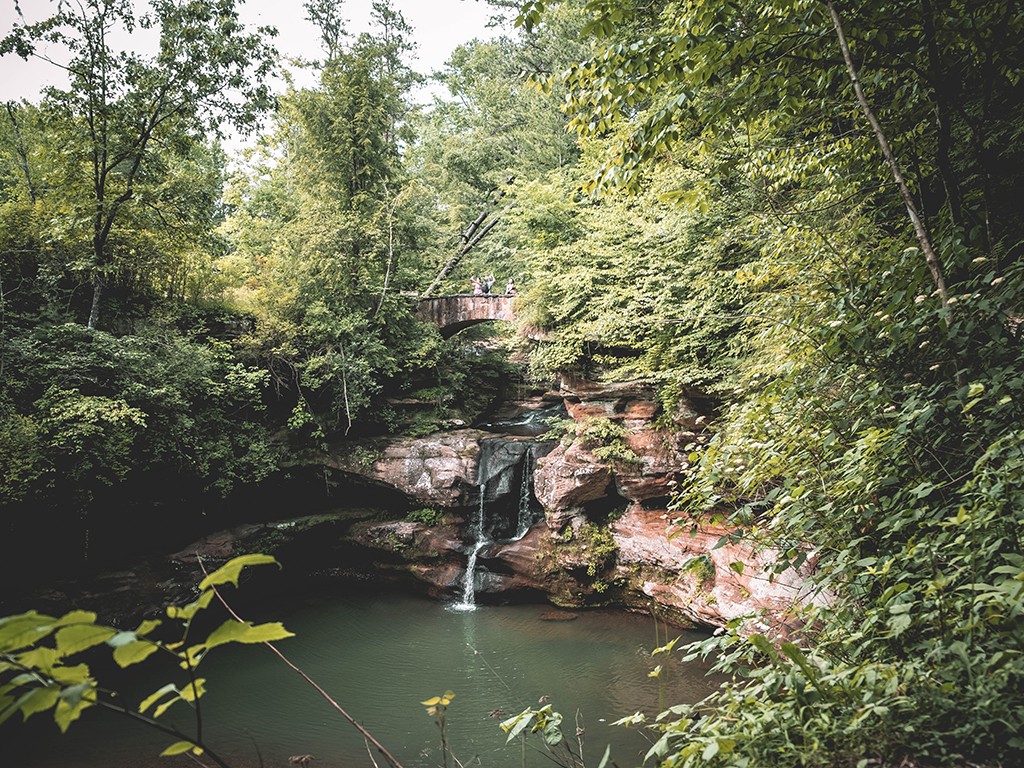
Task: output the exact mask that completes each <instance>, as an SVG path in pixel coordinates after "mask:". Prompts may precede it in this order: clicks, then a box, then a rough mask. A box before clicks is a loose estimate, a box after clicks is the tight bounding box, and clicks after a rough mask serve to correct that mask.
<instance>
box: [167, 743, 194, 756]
mask: <svg viewBox="0 0 1024 768" xmlns="http://www.w3.org/2000/svg"><path fill="white" fill-rule="evenodd" d="M194 747H195V744H193V743H192V742H191V741H176V742H174V743H173V744H171V746H169V747H168V748H167V749H165V750H164V751H163V752H161V753H160V757H170V756H171V755H181V754H184V753H185V752H188V751H189V750H191V749H193V748H194Z"/></svg>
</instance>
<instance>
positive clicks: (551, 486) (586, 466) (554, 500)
mask: <svg viewBox="0 0 1024 768" xmlns="http://www.w3.org/2000/svg"><path fill="white" fill-rule="evenodd" d="M611 486H612V470H611V468H610V467H609V466H608V465H606V464H604V463H602V462H601V461H600V460H599V459H598V458H597V457H596V456H594V454H592V453H591V452H590V451H589V450H587V449H586V448H584V447H583V446H582V445H579V444H578V443H573V444H571V445H569V446H564V445H559V446H557V447H556V448H555V449H554V450H553V451H551V453H549V454H548V455H547V456H544V457H543V458H540V459H538V460H537V468H536V470H535V471H534V474H533V492H534V495H535V496H536V497H537V500H538V501H539V502H540V503H541V504H542V505H544V508H545V509H548V510H565V509H569V508H571V507H578V506H581V505H583V504H586V503H587V502H590V501H597V500H599V499H603V498H605V497H607V496H608V494H609V489H610V488H611Z"/></svg>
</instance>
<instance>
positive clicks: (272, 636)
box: [203, 619, 294, 649]
mask: <svg viewBox="0 0 1024 768" xmlns="http://www.w3.org/2000/svg"><path fill="white" fill-rule="evenodd" d="M286 637H294V635H293V634H292V633H291V632H289V631H288V630H287V629H285V628H284V627H283V626H282V625H281V622H279V621H274V622H270V623H267V624H258V625H256V626H253V625H251V624H249V623H248V622H244V623H243V622H241V621H235V620H234V619H229V620H227V621H225V622H224V623H223V624H221V625H220V626H219V627H217V629H215V630H214V631H213V632H212V633H211V634H210V636H209V637H208V638H206V640H205V642H204V643H203V645H205V646H206V648H207V649H210V648H216V647H217V646H218V645H224V644H225V643H270V642H273V641H274V640H284V639H285V638H286Z"/></svg>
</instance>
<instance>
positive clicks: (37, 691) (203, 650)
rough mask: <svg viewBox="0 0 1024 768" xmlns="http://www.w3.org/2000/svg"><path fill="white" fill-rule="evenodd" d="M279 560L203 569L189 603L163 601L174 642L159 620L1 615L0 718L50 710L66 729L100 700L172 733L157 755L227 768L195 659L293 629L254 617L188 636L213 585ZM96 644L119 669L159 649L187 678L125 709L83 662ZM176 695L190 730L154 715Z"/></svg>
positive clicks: (249, 559)
mask: <svg viewBox="0 0 1024 768" xmlns="http://www.w3.org/2000/svg"><path fill="white" fill-rule="evenodd" d="M276 563H277V561H276V560H274V558H272V557H270V556H269V555H246V556H244V557H238V558H235V559H233V560H231V561H229V562H228V563H226V564H225V565H224V566H223V567H221V568H219V569H218V570H216V571H214V572H213V573H211V574H208V575H207V576H206V578H204V579H203V580H202V581H201V582H200V584H199V596H198V597H197V598H196V599H195V600H194V601H193V602H191V603H189V604H188V605H184V606H170V607H168V608H167V617H168V619H169V620H170V621H171V622H175V623H176V624H177V626H178V628H179V630H180V639H178V640H177V641H174V642H165V641H163V640H160V639H157V637H155V636H154V633H155V632H156V630H157V628H158V627H160V626H161V625H162V624H163V622H161V621H158V620H149V621H144V622H142V624H140V625H139V626H138V627H137V628H136V629H135V630H133V631H121V630H118V629H115V628H113V627H106V626H103V625H101V624H97V623H96V618H97V617H96V614H95V613H92V612H90V611H81V610H75V611H71V612H69V613H67V614H65V615H63V616H60V617H53V616H46V615H43V614H40V613H37V612H36V611H29V612H27V613H22V614H19V615H16V616H8V617H5V618H0V723H3V722H4V721H6V720H7V719H9V718H10V717H12V716H13V715H15V714H19V713H20V714H21V716H22V718H23V719H25V720H27V719H28V718H29V717H31V716H32V715H36V714H40V713H44V712H51V713H52V715H53V718H54V721H55V722H56V723H57V726H58V727H59V728H60V729H61V731H62V732H63V731H67V729H68V727H69V726H70V725H71V723H73V722H74V721H75V720H77V719H78V718H79V717H80V716H81V714H82V712H84V711H85V710H86V709H88V708H89V707H93V706H97V707H102V708H104V709H108V710H111V711H113V712H117V713H118V714H121V715H124V716H126V717H128V718H130V719H132V720H135V721H136V722H139V723H142V724H144V725H147V726H149V727H150V728H153V729H155V730H157V731H159V732H161V733H164V734H166V735H168V736H171V737H173V738H175V739H176V741H175V742H174V743H172V744H171V745H170V746H168V747H167V748H166V749H165V750H164V751H163V752H162V753H161V754H162V755H176V754H182V753H185V752H189V753H191V754H193V755H201V754H205V755H206V756H208V757H209V758H210V759H211V760H213V761H214V762H215V763H216V764H217V765H219V766H221V768H227V764H226V763H225V762H224V760H223V759H222V758H221V757H220V756H219V755H218V754H217V753H216V752H214V751H213V750H211V749H210V748H209V746H208V745H207V743H206V741H205V737H204V734H203V717H202V709H201V706H200V698H201V697H202V696H203V694H204V693H205V692H206V679H205V678H203V677H200V676H199V675H198V669H199V666H200V664H201V663H202V662H203V661H204V660H205V658H206V655H207V654H208V653H209V652H210V651H211V650H213V649H214V648H217V647H219V646H223V645H230V644H232V643H244V644H252V643H269V642H270V641H272V640H282V639H284V638H286V637H291V636H292V633H291V632H289V631H288V630H286V629H285V628H284V627H283V626H282V625H281V624H280V623H278V622H270V623H266V624H251V623H249V622H244V621H240V620H238V619H236V618H230V619H228V620H226V621H224V622H223V623H221V624H220V625H219V626H217V627H216V628H215V629H214V630H213V631H212V632H210V633H209V634H208V635H207V636H206V637H205V638H203V639H201V640H198V641H197V640H195V639H194V638H192V637H191V634H192V629H193V622H194V620H195V619H196V617H197V616H199V615H200V614H201V613H202V612H203V611H204V610H206V608H208V607H209V605H210V603H211V602H212V601H213V599H214V597H219V593H218V592H217V587H218V586H221V585H223V584H227V583H231V584H234V585H235V586H238V578H239V576H240V574H241V572H242V570H243V569H244V568H246V567H249V566H253V565H265V564H276ZM101 645H106V646H107V647H108V648H110V649H111V652H112V656H113V659H114V661H115V662H116V663H117V664H118V666H120V667H122V668H124V667H130V666H132V665H133V664H138V663H140V662H142V661H145V660H146V659H147V658H149V657H151V656H153V655H155V654H158V653H159V654H164V655H165V656H166V655H170V656H173V657H175V658H176V659H177V660H178V665H179V666H180V667H181V669H182V670H184V672H185V677H186V679H185V681H184V682H182V683H175V682H170V683H167V684H166V685H164V686H162V687H161V688H159V689H157V690H156V691H154V692H153V693H152V694H150V695H149V696H147V697H146V698H144V699H143V700H142V701H141V702H140V703H139V704H138V706H137V707H136V708H135V709H130V708H129V707H128V706H126V705H124V704H122V703H121V699H120V697H117V696H116V695H115V692H114V691H112V690H109V689H107V688H105V687H103V685H102V684H101V683H100V681H99V680H97V679H96V677H94V676H93V674H92V671H91V669H90V667H89V665H88V664H87V663H85V662H84V661H82V656H83V654H85V652H87V651H89V650H91V649H95V648H97V647H99V646H101ZM178 702H184V703H185V704H187V705H188V706H189V707H190V708H191V709H192V711H193V714H194V728H193V730H192V732H191V733H185V732H183V731H181V730H179V729H178V728H177V727H175V726H172V725H167V724H165V723H163V722H161V721H160V720H159V718H160V717H161V716H162V715H163V714H164V713H165V712H166V711H167V710H168V709H170V708H171V707H172V706H174V705H175V704H177V703H178Z"/></svg>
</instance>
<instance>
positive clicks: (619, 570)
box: [327, 378, 813, 633]
mask: <svg viewBox="0 0 1024 768" xmlns="http://www.w3.org/2000/svg"><path fill="white" fill-rule="evenodd" d="M559 394H561V396H562V400H563V404H564V408H565V410H564V413H567V414H568V415H569V416H570V417H571V418H572V419H574V420H575V421H576V422H577V423H578V425H579V426H580V427H581V428H580V429H577V430H576V432H577V434H579V435H584V436H585V435H586V434H587V431H586V429H585V427H586V424H587V423H588V420H592V419H598V420H600V419H605V420H608V421H609V422H611V423H612V424H613V425H616V427H615V428H614V429H613V430H611V431H608V430H606V432H605V434H613V435H615V437H614V439H615V440H618V441H620V445H619V446H618V448H619V449H628V450H624V451H623V450H620V451H619V452H618V453H617V454H615V458H613V460H610V461H603V460H602V459H601V458H599V457H598V456H597V455H595V451H597V450H598V449H599V448H600V447H601V444H600V442H599V441H589V442H588V438H586V437H578V438H576V439H573V440H569V441H567V442H564V443H562V442H559V443H555V442H550V443H546V444H545V443H539V442H537V441H535V440H532V439H526V438H516V437H510V436H504V437H496V436H495V435H494V434H492V433H487V432H482V431H478V430H468V429H467V430H458V431H454V432H446V433H441V434H437V435H432V436H429V437H426V438H416V439H413V438H399V439H394V440H389V441H379V442H376V443H373V444H364V445H361V446H360V447H358V448H356V449H355V450H349V451H348V452H347V453H346V454H344V455H342V456H335V457H332V458H331V459H330V460H329V461H328V462H327V463H328V466H330V467H333V468H335V469H339V470H341V471H344V472H347V473H352V474H356V475H360V476H362V477H363V478H365V479H367V480H369V481H372V482H375V483H379V484H382V485H387V486H389V487H391V488H394V489H395V490H397V491H400V492H401V493H402V494H404V495H405V496H406V497H408V498H410V499H412V500H415V501H417V502H421V503H427V504H431V505H434V506H436V507H439V508H444V509H449V510H452V511H453V512H456V513H457V514H459V515H461V519H462V520H463V521H464V523H463V525H464V527H463V528H462V530H461V532H460V531H458V530H456V529H454V528H452V526H451V524H449V525H448V526H447V527H446V528H443V529H442V530H441V532H439V531H438V530H432V529H429V528H426V527H424V526H421V525H418V524H414V523H411V522H401V523H388V524H375V525H372V526H364V525H363V524H357V525H356V526H354V527H353V529H352V531H353V532H352V535H351V537H350V538H351V539H352V541H353V543H354V544H355V545H356V546H357V547H358V548H359V549H360V551H361V552H362V553H363V554H362V555H361V556H362V557H363V558H364V559H367V558H368V559H369V561H372V562H373V563H374V566H373V567H374V568H376V569H381V568H383V570H384V572H387V573H392V574H393V575H394V574H395V573H397V572H399V571H401V573H402V575H403V577H409V576H411V577H412V578H413V579H415V580H417V582H418V583H420V584H421V586H424V587H425V588H426V590H427V591H428V592H430V593H431V594H439V595H440V594H448V595H455V594H456V593H457V592H458V591H459V589H460V588H461V586H460V585H461V584H462V581H463V579H464V572H465V567H466V557H467V554H466V553H467V552H468V551H469V550H470V549H472V543H473V542H474V541H475V539H474V538H473V534H472V533H471V532H470V529H471V528H472V527H475V526H477V525H478V522H472V521H474V520H477V516H478V515H479V514H480V512H481V509H483V514H484V515H485V516H487V515H505V516H506V517H507V516H508V515H509V514H514V507H515V505H516V504H517V503H518V500H519V498H520V495H521V493H522V492H521V491H520V487H521V486H522V484H523V483H524V479H525V480H526V481H528V480H529V476H528V475H527V474H525V473H526V470H525V469H523V467H524V460H526V459H529V460H530V461H533V462H534V464H535V470H534V471H533V473H532V500H533V501H534V502H535V503H536V504H537V505H538V507H537V508H538V509H540V510H542V513H543V521H544V524H542V525H534V526H533V527H532V528H530V530H529V532H528V533H527V534H526V535H525V536H522V537H521V538H519V539H518V540H515V541H510V540H509V539H510V538H512V537H513V533H512V532H513V531H514V530H515V529H516V526H515V525H513V522H506V523H504V524H502V523H500V521H499V522H496V521H495V520H485V521H484V522H485V525H484V529H486V530H487V531H488V533H489V535H490V536H491V537H492V538H493V540H494V541H495V542H497V543H488V544H487V545H486V546H485V547H484V548H483V549H482V550H481V551H480V552H479V553H478V558H477V568H478V570H477V572H476V580H475V581H476V585H477V596H478V598H479V599H481V600H508V599H525V598H528V597H533V598H536V597H538V596H546V597H547V598H548V599H549V600H551V601H552V602H554V603H556V604H557V605H560V606H563V607H584V606H588V605H625V606H628V607H632V608H636V609H643V610H650V609H652V608H654V609H656V610H658V611H659V614H660V615H662V616H667V617H671V618H672V619H674V620H675V621H677V622H679V623H688V624H696V625H703V626H722V625H724V624H725V623H726V622H728V621H729V620H731V619H733V618H736V617H738V616H743V615H748V614H751V613H760V614H761V615H762V619H763V621H764V622H766V623H767V624H769V625H771V626H774V627H775V628H776V629H777V630H778V631H779V632H782V633H785V632H786V631H787V629H788V628H789V625H790V623H791V619H792V615H791V609H792V607H793V606H794V605H795V604H798V603H801V602H806V601H807V600H808V599H811V598H810V596H809V595H808V592H807V587H806V581H805V577H806V569H807V568H809V567H811V564H812V563H813V558H809V559H808V563H807V564H805V566H804V571H803V572H800V573H796V572H793V571H783V572H782V573H779V574H775V573H774V570H773V569H774V567H775V565H776V559H777V558H776V553H773V552H771V551H767V550H762V551H755V550H754V549H753V548H752V547H751V546H749V545H746V544H743V543H726V544H724V545H719V541H720V540H721V539H722V538H723V537H724V536H726V535H727V534H728V533H729V531H727V530H725V529H723V528H720V527H715V526H713V525H704V526H700V527H699V528H698V529H696V530H694V531H692V532H691V531H689V530H687V531H683V532H675V533H674V534H673V535H672V536H670V535H669V534H670V524H671V519H670V518H671V516H670V515H669V513H668V512H667V511H666V509H667V503H668V501H669V500H670V499H671V497H672V496H673V495H674V493H675V490H676V487H677V485H678V484H679V483H680V482H684V481H685V473H686V470H687V469H688V466H689V464H688V458H687V457H688V455H689V453H690V452H692V451H693V449H694V448H695V447H696V446H698V445H700V444H701V443H703V442H704V441H705V440H707V439H708V438H709V437H710V433H709V432H708V431H707V430H706V428H705V426H704V424H705V422H706V421H707V420H708V419H709V418H710V417H711V415H712V410H711V406H710V403H709V401H708V399H707V398H706V397H704V396H703V395H701V394H700V393H699V392H689V393H686V395H685V396H684V397H683V398H681V400H680V403H679V404H678V406H677V407H676V409H675V411H674V412H673V413H671V414H666V413H664V412H663V411H662V407H661V404H660V403H659V402H658V400H657V399H656V396H655V390H654V388H653V386H652V385H650V384H647V383H644V382H619V383H614V384H610V385H598V384H595V383H593V382H588V381H583V380H572V379H568V378H567V379H564V380H563V381H562V382H561V387H560V392H559ZM552 401H553V398H552V397H551V396H550V395H549V396H545V397H543V398H539V399H538V400H537V402H536V407H537V408H538V409H545V412H549V411H550V410H551V409H552V407H553V406H552ZM518 407H519V410H518V411H517V412H516V414H515V419H514V420H515V421H517V423H518V421H521V420H523V419H524V418H525V420H526V421H529V415H528V414H527V415H525V416H524V414H523V412H522V406H521V404H520V406H518ZM630 454H631V455H630ZM623 456H625V457H626V459H623V458H622V457H623ZM481 493H482V495H483V502H484V504H483V507H481V506H480V501H481V498H480V497H481ZM524 498H525V497H524ZM496 510H498V511H496ZM510 510H511V511H510ZM534 519H536V518H534ZM609 519H611V520H612V522H611V523H608V522H607V521H608V520H609ZM520 528H521V526H520Z"/></svg>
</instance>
